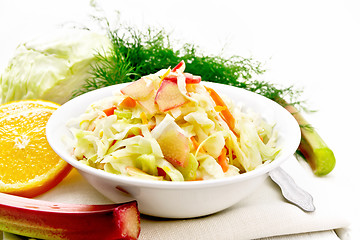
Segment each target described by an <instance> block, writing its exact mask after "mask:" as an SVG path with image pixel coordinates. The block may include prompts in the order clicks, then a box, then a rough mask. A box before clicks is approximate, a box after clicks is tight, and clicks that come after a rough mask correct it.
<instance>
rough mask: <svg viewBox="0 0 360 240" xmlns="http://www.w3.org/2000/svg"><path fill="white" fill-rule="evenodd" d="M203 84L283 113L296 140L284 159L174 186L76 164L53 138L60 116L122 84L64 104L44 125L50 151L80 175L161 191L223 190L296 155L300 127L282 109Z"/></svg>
mask: <svg viewBox="0 0 360 240" xmlns="http://www.w3.org/2000/svg"><path fill="white" fill-rule="evenodd" d="M202 83H204V84H205V85H208V86H212V87H215V88H225V89H226V88H229V89H231V88H235V89H236V91H241V92H242V93H243V94H248V95H249V96H252V97H256V98H259V99H260V101H265V102H266V103H267V104H271V105H272V106H273V107H275V108H277V109H278V110H279V111H282V112H283V113H284V114H285V116H287V117H288V119H287V120H288V123H289V124H291V125H292V126H291V128H294V133H295V136H292V140H293V141H292V144H291V147H289V148H287V149H286V151H285V154H284V155H283V152H282V153H281V154H282V155H281V156H280V157H278V158H275V159H274V160H273V161H272V162H270V163H268V164H262V165H260V166H259V167H257V168H256V169H254V170H252V171H249V172H246V173H242V174H239V175H235V176H229V177H224V178H221V179H208V180H204V181H184V182H175V181H174V182H172V181H155V180H154V181H151V180H146V179H140V178H135V177H129V176H122V175H116V174H113V173H108V172H105V171H103V170H101V169H96V168H93V167H90V166H87V165H85V164H83V163H81V162H79V161H78V160H76V159H74V158H73V157H71V155H70V153H68V152H66V151H64V149H62V148H61V147H60V146H59V145H58V143H59V141H60V140H59V139H57V138H60V136H57V137H56V135H54V134H53V132H54V131H55V130H56V129H57V128H59V121H60V120H62V121H60V123H63V124H64V125H65V126H66V122H64V121H65V119H64V118H63V117H62V114H63V113H64V112H66V111H69V110H71V109H72V106H71V105H72V104H74V105H75V104H76V103H77V102H82V101H85V100H86V99H93V100H91V101H86V102H88V103H87V106H88V105H90V104H91V103H92V102H94V101H97V100H98V99H103V98H104V97H99V95H101V93H102V94H104V93H110V94H112V93H113V90H116V89H120V87H123V86H125V85H127V84H129V83H121V84H116V85H112V86H108V87H104V88H101V89H97V90H94V91H91V92H88V93H85V94H83V95H80V96H78V97H76V98H74V99H71V100H70V101H68V102H66V103H64V104H63V105H62V106H60V107H59V108H58V109H57V110H56V111H55V112H54V113H53V114H52V115H51V117H50V119H49V120H48V122H47V125H46V138H47V140H48V142H49V145H50V146H51V148H52V149H53V150H54V151H55V152H56V153H57V154H58V155H59V156H60V157H61V158H62V159H63V160H65V161H66V162H68V163H69V164H70V165H72V166H73V167H74V168H76V169H78V170H80V171H83V172H85V173H88V174H91V175H96V177H100V178H103V179H106V180H110V181H113V182H117V183H119V185H120V184H121V185H124V184H126V185H132V186H142V187H148V188H163V189H171V188H177V189H192V188H208V187H213V186H222V185H227V184H232V183H238V182H242V181H246V180H248V179H251V178H255V177H257V176H260V175H263V174H267V173H268V172H269V171H271V170H272V169H275V168H276V167H279V166H280V165H281V164H282V163H283V162H284V161H285V160H287V159H289V158H290V157H291V155H293V154H294V153H295V151H296V149H297V148H298V146H299V144H300V139H301V132H300V127H299V125H298V123H297V122H296V120H295V118H294V117H293V116H292V115H291V113H289V112H288V111H287V110H286V109H285V108H283V107H282V106H280V105H279V104H278V103H276V102H275V101H272V100H270V99H268V98H266V97H264V96H261V95H259V94H257V93H254V92H250V91H248V90H246V89H242V88H237V87H234V86H229V85H224V84H220V83H213V82H206V81H202ZM220 92H221V90H220ZM230 97H231V96H230ZM245 105H246V103H245ZM87 106H85V107H84V108H86V107H87ZM69 120H70V119H66V121H69ZM295 128H297V129H296V130H295Z"/></svg>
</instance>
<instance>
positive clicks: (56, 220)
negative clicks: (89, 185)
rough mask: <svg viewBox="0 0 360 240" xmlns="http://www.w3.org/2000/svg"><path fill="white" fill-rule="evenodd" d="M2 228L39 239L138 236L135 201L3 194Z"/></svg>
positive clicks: (133, 237)
mask: <svg viewBox="0 0 360 240" xmlns="http://www.w3.org/2000/svg"><path fill="white" fill-rule="evenodd" d="M0 230H1V231H5V232H10V233H14V234H19V235H22V236H27V237H32V238H40V239H77V240H78V239H79V240H80V239H87V240H89V239H137V238H138V237H139V234H140V213H139V210H138V207H137V202H136V201H131V202H127V203H121V204H106V205H85V204H65V203H54V202H48V201H43V200H36V199H28V198H23V197H18V196H13V195H8V194H5V193H0Z"/></svg>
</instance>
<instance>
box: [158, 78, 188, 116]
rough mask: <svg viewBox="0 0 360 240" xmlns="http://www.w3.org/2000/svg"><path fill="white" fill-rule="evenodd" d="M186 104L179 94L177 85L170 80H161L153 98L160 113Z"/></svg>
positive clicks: (185, 100)
mask: <svg viewBox="0 0 360 240" xmlns="http://www.w3.org/2000/svg"><path fill="white" fill-rule="evenodd" d="M186 102H188V99H186V98H185V97H184V96H183V95H182V94H181V92H180V90H179V88H178V86H177V84H176V83H175V82H173V81H170V80H163V81H162V82H161V85H160V88H159V90H158V91H157V93H156V96H155V103H156V104H157V105H158V106H159V110H160V111H162V112H166V111H169V110H171V109H174V108H176V107H179V106H181V105H183V104H185V103H186Z"/></svg>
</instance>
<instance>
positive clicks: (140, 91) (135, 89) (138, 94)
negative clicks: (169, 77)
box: [120, 77, 154, 100]
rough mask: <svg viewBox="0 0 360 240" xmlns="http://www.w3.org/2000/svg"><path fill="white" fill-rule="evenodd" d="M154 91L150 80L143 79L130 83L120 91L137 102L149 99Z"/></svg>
mask: <svg viewBox="0 0 360 240" xmlns="http://www.w3.org/2000/svg"><path fill="white" fill-rule="evenodd" d="M153 90H154V84H153V82H152V81H151V80H150V79H147V78H146V77H143V78H140V79H139V80H136V81H135V82H132V83H130V84H129V85H127V86H126V87H124V88H122V89H121V90H120V91H121V92H122V93H123V94H125V95H128V96H129V97H131V98H133V99H135V100H142V99H145V98H147V97H148V96H149V94H150V93H151V92H152V91H153Z"/></svg>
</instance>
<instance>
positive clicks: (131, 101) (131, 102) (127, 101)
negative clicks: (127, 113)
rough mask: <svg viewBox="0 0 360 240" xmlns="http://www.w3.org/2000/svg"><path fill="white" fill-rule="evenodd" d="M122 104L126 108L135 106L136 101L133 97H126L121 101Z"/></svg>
mask: <svg viewBox="0 0 360 240" xmlns="http://www.w3.org/2000/svg"><path fill="white" fill-rule="evenodd" d="M120 106H121V107H124V108H134V107H135V106H136V101H135V100H134V99H132V98H131V97H126V98H124V100H123V101H122V102H121V103H120Z"/></svg>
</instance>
